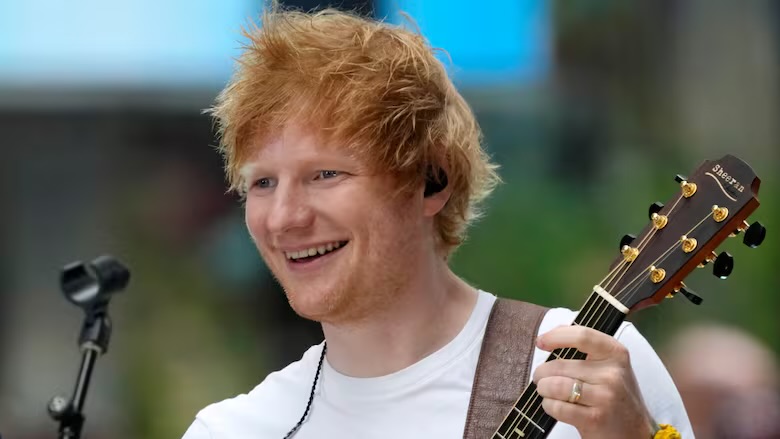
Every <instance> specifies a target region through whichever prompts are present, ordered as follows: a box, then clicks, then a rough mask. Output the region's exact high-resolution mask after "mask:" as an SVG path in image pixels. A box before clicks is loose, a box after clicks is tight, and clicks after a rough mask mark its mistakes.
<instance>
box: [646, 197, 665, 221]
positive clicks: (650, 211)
mask: <svg viewBox="0 0 780 439" xmlns="http://www.w3.org/2000/svg"><path fill="white" fill-rule="evenodd" d="M663 208H664V203H662V202H660V201H656V202H655V203H653V204H651V205H650V208H649V209H647V216H648V217H650V219H653V214H654V213H658V212H660V211H661V209H663Z"/></svg>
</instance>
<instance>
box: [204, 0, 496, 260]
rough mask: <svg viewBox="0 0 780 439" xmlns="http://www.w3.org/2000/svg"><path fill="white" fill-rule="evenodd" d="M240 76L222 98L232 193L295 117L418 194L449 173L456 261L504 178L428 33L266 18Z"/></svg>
mask: <svg viewBox="0 0 780 439" xmlns="http://www.w3.org/2000/svg"><path fill="white" fill-rule="evenodd" d="M244 34H245V36H246V37H247V38H248V43H247V44H246V46H245V47H244V51H243V53H242V55H241V57H240V58H239V60H238V64H237V70H236V72H235V74H234V76H233V78H232V79H231V81H230V83H229V84H228V85H227V87H226V88H225V89H224V90H223V91H222V92H221V93H220V94H219V96H218V98H217V101H216V104H215V105H214V107H213V108H212V109H211V113H212V114H213V116H214V117H215V119H216V123H217V127H218V133H219V136H220V145H219V150H220V151H221V153H222V154H223V157H224V161H225V168H226V173H227V178H228V182H229V184H230V189H231V190H236V191H239V192H241V191H243V190H244V187H245V182H244V181H242V177H241V173H240V169H241V167H242V166H243V165H244V164H245V163H246V160H247V158H248V157H249V155H250V154H251V153H252V152H254V151H253V149H252V148H254V147H256V146H254V145H257V144H258V139H263V138H268V137H269V136H273V135H275V134H277V133H279V131H280V127H283V126H284V125H285V124H286V123H288V122H290V121H291V120H295V121H298V122H304V123H307V124H308V125H309V126H314V127H317V128H318V129H319V130H321V133H320V134H321V135H322V136H323V137H324V138H325V139H329V140H335V141H338V144H339V145H343V146H344V147H346V148H350V149H351V150H352V151H353V152H354V153H355V154H357V155H359V156H360V157H361V158H362V159H364V160H365V161H366V162H367V163H368V164H369V165H370V166H373V167H375V169H378V170H383V171H387V172H391V173H394V174H395V175H398V176H399V177H400V178H399V181H403V182H404V186H403V187H402V188H399V189H401V190H403V189H407V188H412V187H419V186H420V185H421V184H422V182H423V180H424V178H425V176H426V173H430V169H438V168H441V169H444V170H446V174H447V180H448V186H449V188H450V189H451V190H452V195H451V196H450V199H449V201H448V202H447V204H446V205H445V207H444V208H443V209H442V210H441V211H440V212H439V213H438V215H437V216H436V218H435V220H434V221H435V226H436V231H437V234H438V236H437V238H438V242H439V243H440V246H441V249H442V250H443V251H444V253H445V254H446V255H449V254H450V253H451V252H452V251H453V250H454V249H455V248H456V247H457V246H458V245H459V244H460V243H462V242H463V240H464V238H465V231H466V228H467V226H468V225H469V223H470V222H472V221H473V220H474V219H475V218H477V217H478V216H479V210H478V205H479V203H480V202H481V201H482V200H483V199H484V198H485V197H486V196H487V195H488V194H489V193H490V191H491V190H492V189H493V187H494V186H495V184H496V183H497V181H498V176H497V174H496V172H495V170H496V166H495V165H493V164H492V163H491V162H490V160H489V158H488V156H487V154H486V153H485V151H484V150H483V149H482V146H481V133H480V129H479V127H478V125H477V123H476V120H475V118H474V115H473V113H472V111H471V109H470V108H469V106H468V104H467V103H466V101H465V100H464V99H463V97H462V96H461V95H460V94H459V93H458V91H457V90H456V89H455V86H454V85H453V84H452V82H451V81H450V79H449V78H448V76H447V73H446V71H445V69H444V66H443V65H442V63H441V62H440V61H439V60H437V59H436V57H435V56H434V51H433V50H432V49H431V47H430V46H429V45H428V43H427V42H426V41H425V39H424V38H423V37H422V36H421V35H419V34H418V33H415V32H411V31H409V30H407V29H404V28H401V27H398V26H393V25H390V24H387V23H384V22H378V21H374V20H370V19H367V18H363V17H360V16H357V15H355V14H352V13H349V12H342V11H336V10H325V11H321V12H317V13H304V12H298V11H288V10H282V9H280V8H279V7H273V8H271V9H270V10H268V11H266V12H265V13H264V15H263V18H262V25H261V26H260V27H252V28H250V29H247V30H245V32H244Z"/></svg>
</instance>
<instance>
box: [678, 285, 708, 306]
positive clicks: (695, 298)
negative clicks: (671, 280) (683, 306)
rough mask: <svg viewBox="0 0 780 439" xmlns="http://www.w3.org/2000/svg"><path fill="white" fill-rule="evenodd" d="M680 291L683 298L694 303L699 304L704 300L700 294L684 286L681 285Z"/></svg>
mask: <svg viewBox="0 0 780 439" xmlns="http://www.w3.org/2000/svg"><path fill="white" fill-rule="evenodd" d="M680 293H682V295H683V296H685V298H686V299H688V300H689V301H690V302H691V303H692V304H694V305H701V303H702V302H704V299H702V298H701V296H699V295H698V294H696V293H694V292H693V291H691V290H689V289H687V288H686V287H681V288H680Z"/></svg>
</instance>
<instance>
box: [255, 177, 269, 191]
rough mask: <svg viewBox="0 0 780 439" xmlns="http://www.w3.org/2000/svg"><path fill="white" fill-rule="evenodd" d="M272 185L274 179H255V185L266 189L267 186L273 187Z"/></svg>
mask: <svg viewBox="0 0 780 439" xmlns="http://www.w3.org/2000/svg"><path fill="white" fill-rule="evenodd" d="M272 185H273V181H272V180H271V179H270V178H265V177H264V178H258V179H257V180H255V184H254V185H253V186H254V187H258V188H263V189H265V188H269V187H272Z"/></svg>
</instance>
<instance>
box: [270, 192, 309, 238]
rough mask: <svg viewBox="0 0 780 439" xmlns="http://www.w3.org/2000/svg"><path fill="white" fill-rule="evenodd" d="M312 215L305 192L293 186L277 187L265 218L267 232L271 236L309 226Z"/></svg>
mask: <svg viewBox="0 0 780 439" xmlns="http://www.w3.org/2000/svg"><path fill="white" fill-rule="evenodd" d="M313 220H314V214H313V211H312V208H311V206H310V204H309V199H308V195H307V194H306V192H305V191H303V190H299V189H296V188H295V187H294V186H293V185H281V184H280V185H279V187H277V190H276V191H274V194H273V199H272V202H271V204H270V206H269V212H268V216H267V217H266V221H267V224H266V226H267V227H268V230H269V231H270V232H271V233H273V234H278V233H284V232H289V231H291V230H295V229H303V228H306V227H309V226H311V224H312V222H313Z"/></svg>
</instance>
